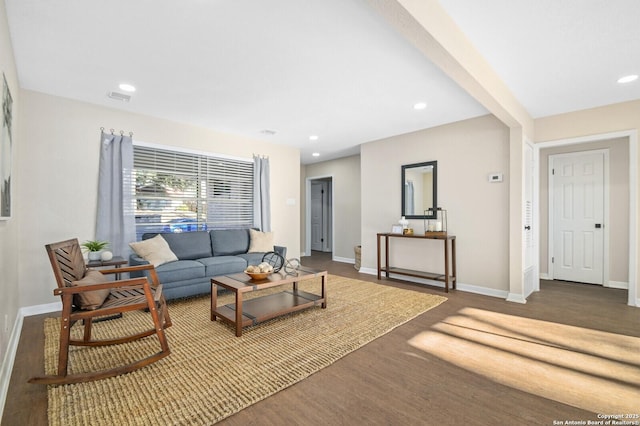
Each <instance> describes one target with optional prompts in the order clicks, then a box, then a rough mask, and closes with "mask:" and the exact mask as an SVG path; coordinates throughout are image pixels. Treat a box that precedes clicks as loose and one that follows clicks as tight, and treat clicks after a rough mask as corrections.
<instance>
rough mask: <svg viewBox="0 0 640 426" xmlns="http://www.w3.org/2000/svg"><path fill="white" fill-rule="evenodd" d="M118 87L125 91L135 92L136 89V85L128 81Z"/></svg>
mask: <svg viewBox="0 0 640 426" xmlns="http://www.w3.org/2000/svg"><path fill="white" fill-rule="evenodd" d="M118 87H119V88H120V90H124V91H125V92H135V91H136V88H135V86H133V85H131V84H127V83H122V84H121V85H120V86H118Z"/></svg>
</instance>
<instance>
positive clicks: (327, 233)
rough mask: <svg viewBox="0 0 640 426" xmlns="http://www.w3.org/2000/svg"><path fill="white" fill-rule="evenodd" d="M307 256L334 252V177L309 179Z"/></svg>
mask: <svg viewBox="0 0 640 426" xmlns="http://www.w3.org/2000/svg"><path fill="white" fill-rule="evenodd" d="M306 186H307V197H306V198H307V208H306V224H307V226H306V228H307V229H306V244H305V253H306V255H307V256H310V255H312V254H313V253H314V252H316V253H332V252H333V177H331V176H321V177H315V178H309V179H307V185H306Z"/></svg>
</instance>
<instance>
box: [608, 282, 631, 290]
mask: <svg viewBox="0 0 640 426" xmlns="http://www.w3.org/2000/svg"><path fill="white" fill-rule="evenodd" d="M604 287H607V288H618V289H620V290H629V283H626V282H624V281H609V283H608V284H606V285H604Z"/></svg>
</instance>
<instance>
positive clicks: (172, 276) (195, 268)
mask: <svg viewBox="0 0 640 426" xmlns="http://www.w3.org/2000/svg"><path fill="white" fill-rule="evenodd" d="M204 271H205V268H204V265H203V264H202V263H200V262H197V261H195V260H177V261H175V262H170V263H165V264H164V265H160V266H158V267H157V268H156V272H157V273H158V279H159V280H160V283H161V284H162V283H164V282H172V281H184V280H190V279H193V278H204V277H205V272H204Z"/></svg>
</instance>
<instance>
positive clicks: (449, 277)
mask: <svg viewBox="0 0 640 426" xmlns="http://www.w3.org/2000/svg"><path fill="white" fill-rule="evenodd" d="M383 238H384V251H385V254H384V266H382V262H381V260H382V258H381V255H382V249H381V247H380V243H381V241H382V239H383ZM392 238H414V239H419V240H423V241H429V240H431V241H437V242H442V244H443V245H444V275H443V274H437V273H434V272H426V271H414V270H410V269H402V268H397V267H393V266H390V265H389V252H390V251H391V246H390V245H389V242H390V240H391V239H392ZM376 240H377V244H378V279H382V272H384V273H385V276H386V277H387V278H389V273H393V274H398V275H406V276H410V277H416V278H426V279H429V280H434V281H442V282H444V288H445V291H446V292H447V293H448V292H449V284H451V288H453V289H455V288H456V236H455V235H443V236H427V235H417V234H416V235H404V234H391V233H379V234H378V237H377V239H376ZM449 259H451V268H449Z"/></svg>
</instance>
